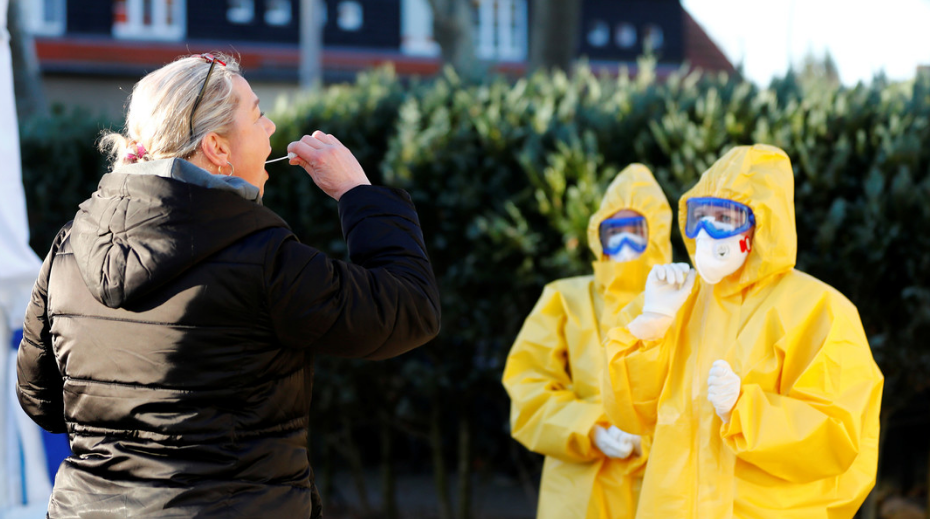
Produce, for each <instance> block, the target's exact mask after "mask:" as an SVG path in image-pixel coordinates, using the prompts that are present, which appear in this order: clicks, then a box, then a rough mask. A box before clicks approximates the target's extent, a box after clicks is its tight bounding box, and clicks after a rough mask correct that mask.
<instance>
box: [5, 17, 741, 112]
mask: <svg viewBox="0 0 930 519" xmlns="http://www.w3.org/2000/svg"><path fill="white" fill-rule="evenodd" d="M315 2H316V5H317V9H318V12H317V18H318V20H319V23H320V24H321V28H322V40H323V41H322V43H323V47H322V55H321V62H322V63H321V65H322V70H323V77H324V81H330V82H331V81H341V80H347V79H351V78H352V77H354V74H355V73H356V72H358V71H360V70H363V69H366V68H370V67H372V66H377V65H380V64H383V63H387V62H390V63H393V64H394V67H395V69H396V70H397V72H398V74H400V75H432V74H435V73H436V72H438V71H439V69H440V67H441V63H440V49H439V46H438V45H437V44H436V42H435V41H434V39H433V20H432V13H431V9H430V6H429V2H428V0H315ZM303 3H304V2H301V1H300V0H31V1H29V2H23V5H24V6H26V8H27V12H26V13H25V14H26V18H27V21H28V24H29V27H30V29H31V31H32V33H33V34H34V35H35V40H36V50H37V55H38V58H39V62H40V67H41V70H42V72H43V74H44V76H45V78H46V85H48V90H49V97H50V98H51V99H52V100H53V101H54V100H58V99H59V97H60V95H65V96H66V99H68V100H70V101H71V102H75V96H77V100H84V101H85V102H84V103H83V104H87V105H90V106H92V107H98V108H104V109H106V110H107V111H111V112H112V111H113V108H114V105H113V103H112V102H111V101H105V100H106V99H109V98H110V96H111V95H112V96H113V99H119V101H118V102H119V103H122V102H123V101H124V100H125V97H126V94H127V92H128V89H130V88H131V86H132V84H133V83H134V82H135V80H137V79H138V77H139V76H141V75H142V74H144V73H145V72H146V71H150V70H153V69H154V68H157V67H158V66H160V65H162V64H164V63H166V62H168V61H171V60H172V59H174V58H175V57H177V56H179V55H184V54H189V53H197V52H204V51H210V50H219V51H224V52H230V53H234V54H236V55H238V56H239V57H240V61H241V63H242V65H243V68H244V69H245V70H246V72H247V75H248V77H249V79H250V81H251V82H252V83H253V84H254V85H255V86H256V91H259V90H262V89H270V90H272V91H279V93H289V92H293V91H295V90H296V82H297V72H298V64H299V59H300V54H299V39H300V34H299V25H300V24H299V20H300V8H301V5H302V4H303ZM471 4H472V11H473V30H474V41H475V53H476V56H477V57H478V58H479V59H481V60H483V61H485V62H487V63H489V64H491V66H492V69H496V70H498V71H504V72H509V73H516V74H519V73H522V72H523V71H524V69H525V66H526V59H527V55H528V46H529V37H530V32H531V30H532V29H531V27H530V24H529V20H530V19H531V17H530V14H531V13H530V10H531V9H532V3H531V2H530V1H529V0H471ZM579 29H580V30H579V38H578V41H577V42H576V44H575V48H576V53H577V55H578V56H579V57H581V56H584V57H586V58H587V59H588V60H589V62H590V63H591V65H592V66H593V67H595V68H602V69H606V70H607V71H608V72H610V71H616V70H618V69H619V67H620V66H622V65H629V64H634V63H635V60H636V57H637V56H639V55H641V54H642V53H643V52H644V51H646V50H647V49H648V50H651V51H652V52H654V53H655V54H656V55H657V56H658V57H659V59H660V67H665V68H666V69H667V70H672V69H677V68H678V67H679V66H680V65H681V64H682V63H683V62H690V63H694V64H696V65H699V66H702V67H703V68H705V69H710V70H727V71H732V70H733V66H732V65H731V64H730V63H729V61H727V59H726V58H725V57H724V56H723V54H722V53H721V52H720V51H719V49H717V48H716V46H715V45H714V44H713V43H712V42H711V41H710V39H709V38H708V37H707V35H706V34H705V33H704V32H703V30H701V28H700V27H698V26H697V24H696V23H694V20H693V19H691V17H690V16H689V15H688V14H687V13H686V12H685V11H684V9H683V8H682V7H681V4H680V2H679V0H583V1H582V14H581V27H580V28H579ZM126 80H131V82H128V84H127V82H126ZM114 81H116V82H117V83H119V88H118V89H117V90H116V92H115V93H114V92H113V90H112V89H107V88H106V85H113V84H114ZM101 88H103V90H101ZM85 94H92V95H91V98H90V99H88V98H87V96H86V95H85ZM259 95H261V92H259ZM94 96H97V97H96V98H94ZM101 96H102V97H101Z"/></svg>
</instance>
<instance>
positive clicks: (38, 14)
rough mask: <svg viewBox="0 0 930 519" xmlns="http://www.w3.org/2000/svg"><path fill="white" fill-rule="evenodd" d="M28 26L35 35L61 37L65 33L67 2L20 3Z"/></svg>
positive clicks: (46, 0) (57, 0) (59, 0)
mask: <svg viewBox="0 0 930 519" xmlns="http://www.w3.org/2000/svg"><path fill="white" fill-rule="evenodd" d="M19 5H20V6H22V10H23V17H24V18H25V22H26V26H27V27H28V28H29V31H30V32H31V33H33V34H39V35H42V36H60V35H62V34H64V33H65V9H66V3H65V0H31V1H29V2H20V3H19Z"/></svg>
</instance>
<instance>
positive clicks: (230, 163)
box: [226, 160, 236, 177]
mask: <svg viewBox="0 0 930 519" xmlns="http://www.w3.org/2000/svg"><path fill="white" fill-rule="evenodd" d="M226 163H227V164H229V168H230V169H231V171H230V172H229V175H226V176H227V177H232V176H235V174H236V166H233V165H232V162H229V161H228V160H227V161H226Z"/></svg>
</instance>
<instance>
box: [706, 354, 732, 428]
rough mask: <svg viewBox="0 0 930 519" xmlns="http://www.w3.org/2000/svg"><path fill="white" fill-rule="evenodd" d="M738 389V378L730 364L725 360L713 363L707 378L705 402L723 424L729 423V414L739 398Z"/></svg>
mask: <svg viewBox="0 0 930 519" xmlns="http://www.w3.org/2000/svg"><path fill="white" fill-rule="evenodd" d="M739 388H740V378H739V376H738V375H737V374H736V373H734V372H733V368H731V367H730V364H728V363H727V361H725V360H717V361H714V363H713V364H712V365H711V368H710V376H709V377H707V400H708V401H709V402H710V403H711V405H713V406H714V411H716V412H717V416H719V417H720V419H721V420H723V423H730V412H732V411H733V406H735V405H736V399H737V398H739Z"/></svg>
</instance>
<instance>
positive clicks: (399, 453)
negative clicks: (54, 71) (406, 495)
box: [21, 62, 930, 519]
mask: <svg viewBox="0 0 930 519" xmlns="http://www.w3.org/2000/svg"><path fill="white" fill-rule="evenodd" d="M639 70H640V73H639V74H638V75H637V77H635V78H630V77H628V76H627V75H626V74H621V75H620V76H619V77H614V78H599V77H595V76H594V75H592V74H591V73H590V71H588V70H587V69H586V68H585V67H584V66H582V67H580V68H578V69H577V70H575V71H574V72H573V74H572V75H571V76H567V75H565V74H563V73H559V72H556V73H553V74H545V73H537V74H535V75H533V76H531V77H528V78H522V79H518V80H516V81H512V80H507V79H503V78H499V79H489V80H487V81H485V82H482V83H478V84H474V83H466V82H464V81H463V80H461V79H460V78H458V77H457V76H456V75H455V74H454V73H452V72H450V71H447V72H446V73H445V74H444V75H443V76H442V77H440V78H437V79H435V80H433V81H430V82H425V83H416V82H415V83H403V82H401V81H399V80H398V79H397V78H396V77H394V75H393V73H392V72H391V71H390V70H389V69H385V70H380V71H374V72H370V73H367V74H363V75H361V76H359V78H358V79H357V81H356V82H355V83H353V84H344V85H335V86H331V87H328V88H326V89H324V90H321V91H319V92H316V93H313V94H310V95H308V96H307V97H306V98H303V99H301V100H299V101H298V102H297V103H296V104H291V105H289V106H287V107H284V106H279V107H277V108H276V110H275V114H274V115H272V118H273V119H274V120H275V121H276V123H277V127H278V130H277V133H276V134H275V135H274V136H273V138H272V144H273V146H274V148H275V149H274V152H273V155H272V156H275V157H276V156H280V155H283V154H284V153H285V146H286V145H287V143H288V142H290V141H291V140H294V139H297V138H299V136H301V135H303V134H305V133H310V132H312V131H313V130H315V129H318V128H319V129H323V130H324V131H326V132H328V133H333V134H335V135H336V136H338V137H339V138H340V139H341V140H342V142H343V143H344V144H346V145H347V146H348V147H349V148H350V149H352V150H353V152H354V153H355V154H356V156H357V157H358V158H359V160H360V162H361V163H362V165H363V166H364V167H365V170H366V171H367V172H368V173H369V175H370V176H371V178H372V181H373V182H374V183H378V184H387V185H392V186H398V187H402V188H404V189H406V190H407V191H409V192H410V193H411V195H412V196H413V199H414V201H415V202H416V204H417V207H418V211H419V214H420V219H421V223H422V224H423V230H424V234H425V236H426V239H427V244H428V248H429V251H430V254H431V257H432V260H433V261H434V268H435V271H436V275H437V276H438V278H439V281H440V284H441V290H442V302H443V329H442V333H441V335H440V336H439V337H438V338H437V339H436V340H435V341H433V342H432V343H431V344H429V345H427V346H425V347H423V348H420V349H419V350H416V351H414V352H412V353H411V354H408V355H405V356H403V357H401V358H398V359H393V360H389V361H385V362H381V363H362V362H355V361H347V360H342V359H334V358H320V359H318V364H317V373H318V378H317V383H316V386H315V388H316V389H315V394H314V410H313V413H314V417H315V419H314V424H315V425H314V428H313V431H312V436H313V445H314V450H313V455H314V456H315V457H317V458H318V459H315V460H314V465H315V466H316V468H317V471H318V473H317V477H318V479H319V480H320V482H321V487H322V489H323V492H324V496H325V495H327V494H328V495H329V496H330V498H331V499H337V498H338V495H337V494H336V491H337V489H335V488H333V486H332V484H331V483H332V477H331V473H332V471H334V470H336V468H342V467H348V468H351V469H352V470H353V473H354V474H356V475H359V474H360V473H361V471H362V469H364V468H365V467H369V466H371V465H372V464H373V460H380V461H379V463H380V468H381V474H382V482H381V485H380V491H381V494H382V497H383V499H381V500H380V502H381V504H380V505H379V506H381V510H380V512H378V514H379V516H386V517H391V516H396V514H397V511H396V505H395V504H394V501H393V494H394V487H393V481H394V474H395V471H396V470H429V469H432V470H433V471H434V473H435V475H436V484H437V493H438V495H439V496H440V510H439V511H438V513H439V514H440V516H441V517H449V518H451V517H453V516H458V517H460V518H463V519H464V518H465V517H468V516H470V515H472V514H471V511H470V509H469V503H470V499H469V496H470V495H471V489H470V487H469V484H470V482H471V480H472V478H471V477H470V475H471V474H473V473H476V472H477V473H479V474H481V473H488V472H506V473H509V474H512V475H514V476H515V477H520V478H522V480H523V481H524V482H525V483H526V484H527V488H531V487H532V484H531V483H533V482H535V481H537V480H538V470H539V460H538V458H536V457H534V456H533V455H530V454H527V453H526V452H525V451H524V450H523V449H522V448H521V447H519V446H518V445H516V444H515V443H514V442H513V441H512V440H510V438H509V433H508V425H507V415H508V411H509V401H508V399H507V396H506V394H505V393H504V391H503V389H502V387H501V385H500V383H499V380H500V375H501V371H502V368H503V361H504V359H505V357H506V354H507V352H508V350H509V348H510V345H511V343H512V341H513V339H514V337H515V336H516V333H517V331H518V330H519V328H520V326H521V324H522V321H523V318H524V317H525V316H526V315H527V313H528V312H529V310H530V309H531V307H532V305H533V303H534V302H535V300H536V298H537V297H538V295H539V294H540V292H541V290H542V286H543V285H544V284H545V283H546V282H548V281H551V280H553V279H556V278H560V277H565V276H570V275H576V274H583V273H587V272H589V271H590V264H589V262H590V260H591V259H592V258H591V254H590V252H589V251H588V248H587V243H586V234H585V228H586V225H587V219H588V216H589V215H590V214H591V212H592V211H593V210H594V209H595V208H596V207H597V205H598V204H599V202H600V197H601V194H602V192H603V189H604V188H605V187H606V185H607V184H608V183H609V181H610V180H611V179H612V178H613V176H614V175H615V174H616V172H618V171H619V170H620V169H622V168H623V167H624V166H626V165H627V164H629V163H631V162H642V163H644V164H645V165H646V166H648V167H649V168H650V169H651V170H652V171H653V172H654V173H655V174H656V177H657V178H658V180H659V182H660V183H661V184H662V186H663V188H664V189H665V191H666V194H667V195H668V198H669V199H670V200H671V201H673V208H675V209H677V207H675V206H677V204H675V203H674V201H675V200H677V198H678V197H679V196H680V195H681V194H682V193H683V192H684V191H685V190H686V189H688V188H689V187H690V186H692V185H693V184H694V183H695V182H696V181H697V178H698V176H699V175H700V173H701V172H703V171H704V170H706V169H707V168H708V167H709V166H710V165H711V164H712V163H713V162H714V161H715V160H716V159H717V158H718V157H720V156H721V155H722V154H723V153H724V152H725V151H726V150H728V149H729V148H730V147H732V146H734V145H738V144H751V143H755V142H761V143H767V144H772V145H775V146H778V147H781V148H782V149H784V150H785V151H786V152H787V153H788V154H789V155H790V157H791V159H792V163H793V165H794V172H795V179H796V180H795V203H796V207H797V228H798V238H799V239H798V246H799V255H798V268H799V269H801V270H804V271H806V272H809V273H811V274H813V275H814V276H816V277H818V278H820V279H822V280H824V281H826V282H827V283H829V284H831V285H833V286H834V287H836V288H837V289H839V290H840V291H841V292H843V293H844V294H845V295H846V296H847V297H849V298H850V299H851V300H852V301H853V303H855V304H856V306H857V307H858V308H859V311H860V314H861V316H862V320H863V323H864V325H865V329H866V332H867V334H868V336H869V340H870V343H871V346H872V349H873V352H874V354H875V358H876V360H877V361H878V363H879V365H880V366H881V368H882V371H883V372H884V374H885V376H886V385H885V396H884V403H883V421H884V427H883V433H886V434H885V435H884V437H885V438H887V437H889V436H890V437H895V436H894V435H895V434H898V433H896V432H895V431H896V430H897V431H899V433H900V434H901V436H900V438H901V439H902V440H903V444H906V445H908V446H909V447H907V448H905V450H904V452H906V453H910V454H907V455H906V456H905V455H900V456H899V455H897V454H895V452H899V451H901V447H900V446H897V447H895V448H897V449H898V450H897V451H895V450H894V448H890V449H886V454H887V456H885V457H884V459H885V460H886V461H885V462H883V463H884V464H883V468H882V471H881V474H882V476H883V477H884V479H885V480H886V481H888V482H889V483H891V484H893V485H894V486H897V487H899V488H903V489H904V490H908V489H910V488H913V487H914V486H915V485H917V486H919V485H920V479H921V478H923V482H924V484H925V483H926V477H927V476H926V474H927V472H926V470H927V469H926V465H927V463H926V460H927V456H926V454H924V455H923V457H922V458H921V457H919V456H918V457H916V458H915V456H913V453H914V452H923V453H926V452H927V447H928V446H927V442H926V436H925V435H923V436H920V437H922V438H923V440H920V442H921V443H919V444H916V445H914V444H913V441H912V439H909V438H910V437H908V436H906V431H905V429H906V427H904V426H903V425H901V426H900V427H898V429H895V422H894V421H893V420H892V418H893V417H895V416H898V415H901V416H906V417H907V420H909V421H908V422H907V423H910V424H912V425H913V424H914V423H917V424H918V425H919V424H923V426H925V425H926V421H927V418H928V416H926V412H927V411H926V409H923V408H920V413H924V414H921V415H920V416H918V417H917V419H916V420H917V421H916V422H915V421H914V420H915V418H914V415H913V410H914V407H913V405H912V403H913V401H914V400H913V398H914V396H915V395H917V394H919V393H920V392H922V391H925V390H926V389H927V380H928V379H927V377H926V374H927V373H928V367H930V347H928V344H927V341H926V339H924V338H925V337H927V335H928V333H930V279H928V278H930V254H928V252H930V234H928V233H927V232H926V231H927V229H928V228H930V204H928V203H927V201H928V200H930V174H928V171H930V147H928V146H926V145H925V143H927V142H930V77H926V76H921V77H917V78H916V79H915V80H914V81H911V82H907V83H898V84H891V83H888V82H887V81H885V80H884V79H883V78H882V77H876V78H875V79H874V80H873V81H872V82H871V83H870V84H859V85H857V86H855V87H852V88H844V87H842V86H839V85H837V84H836V83H835V82H831V81H826V80H822V81H819V80H816V78H815V79H814V80H812V79H811V78H809V77H808V78H799V77H796V76H794V75H793V74H791V73H789V74H788V75H787V76H786V77H784V78H782V79H780V80H777V81H775V82H773V83H772V85H771V86H770V87H769V88H764V89H763V88H759V87H757V86H754V85H753V84H751V83H748V82H744V81H742V80H739V79H735V78H732V77H727V76H725V75H719V76H707V75H705V76H701V75H699V74H697V73H691V74H686V73H681V74H673V75H671V76H670V77H668V78H663V80H661V81H659V80H657V79H656V78H655V77H654V75H653V72H652V71H653V70H654V68H652V67H651V66H650V63H648V62H643V63H641V64H640V68H639ZM285 108H286V109H285ZM106 124H107V123H106V122H105V121H99V120H94V119H93V118H90V117H87V115H86V114H81V113H55V114H53V115H52V116H51V117H49V118H44V119H37V120H32V121H28V122H26V123H25V124H24V125H23V127H22V129H21V131H22V135H23V139H22V147H23V159H24V183H25V187H26V193H27V199H28V200H27V201H28V207H29V216H30V225H31V228H32V229H31V230H32V245H33V248H35V249H36V251H38V253H39V254H40V255H44V253H45V251H47V250H48V245H49V243H50V242H51V239H52V237H53V236H54V234H55V232H56V231H57V230H58V228H59V227H60V225H61V224H62V223H63V222H65V221H67V220H69V219H71V217H72V216H73V214H74V211H75V210H76V207H77V204H78V203H79V202H80V201H82V200H83V199H84V198H86V197H87V196H88V195H89V194H90V193H91V192H92V191H93V188H94V186H95V184H96V182H97V180H98V179H99V177H100V175H101V174H102V173H103V172H104V171H105V169H106V165H105V164H104V161H103V159H102V157H101V156H100V154H99V153H97V152H96V150H95V147H94V145H93V143H94V141H95V138H96V136H97V134H98V133H99V131H100V129H101V128H102V127H103V126H105V125H106ZM268 169H269V172H270V175H271V179H270V181H269V182H268V185H267V196H266V198H265V204H266V205H267V206H269V207H271V208H272V209H274V210H275V211H277V212H278V213H279V214H281V215H282V216H283V217H284V218H285V219H286V220H287V221H288V222H289V223H290V224H291V226H292V227H293V229H294V231H295V232H296V233H297V234H298V235H299V236H300V238H301V239H302V240H303V241H304V242H306V243H310V244H313V245H315V246H317V247H319V248H321V249H323V250H324V251H326V252H328V253H330V254H333V255H336V256H340V255H342V254H344V251H345V246H344V244H343V242H342V238H341V233H340V230H339V228H338V223H337V218H336V217H335V204H334V203H333V202H332V201H331V200H329V199H327V197H326V196H325V195H323V194H322V193H321V192H320V191H319V190H318V189H316V188H315V187H314V186H313V184H312V182H311V181H310V179H309V177H308V176H307V175H305V174H302V172H300V171H299V170H296V169H295V168H291V167H288V166H286V165H282V164H281V163H277V164H273V165H270V166H269V168H268ZM674 229H675V231H674V232H675V235H674V236H673V243H675V246H676V251H675V253H676V260H681V261H687V256H686V255H685V254H684V249H683V247H682V246H681V244H680V239H679V238H678V236H677V232H678V231H677V225H676V226H675V227H674ZM901 411H906V413H902V412H901ZM902 423H904V422H902ZM317 424H319V425H317ZM892 443H895V442H892ZM888 445H892V444H888ZM895 445H898V444H895ZM430 454H431V456H430ZM895 456H898V457H899V458H900V459H898V458H896V457H895ZM889 459H891V460H895V461H894V466H890V465H889V463H887V460H889ZM921 459H922V460H923V461H921ZM418 460H431V461H428V462H425V461H418ZM451 472H458V474H459V476H465V477H459V478H458V487H456V489H455V492H456V493H458V499H456V500H453V499H452V498H451V496H450V493H451V492H452V489H450V485H449V482H448V481H447V480H446V479H445V478H446V475H447V474H448V473H451ZM356 484H357V485H359V486H360V487H363V486H364V484H365V482H364V480H363V479H361V477H360V476H359V477H357V478H356ZM880 487H881V483H880ZM924 488H925V487H924ZM529 500H530V501H532V500H533V498H532V496H530V497H529ZM453 501H456V502H457V503H458V508H457V510H453V507H452V503H453ZM360 506H361V507H362V508H363V509H367V511H369V512H372V513H374V511H373V510H372V509H373V508H374V506H373V505H372V504H370V503H368V501H367V499H363V500H362V503H360Z"/></svg>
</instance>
